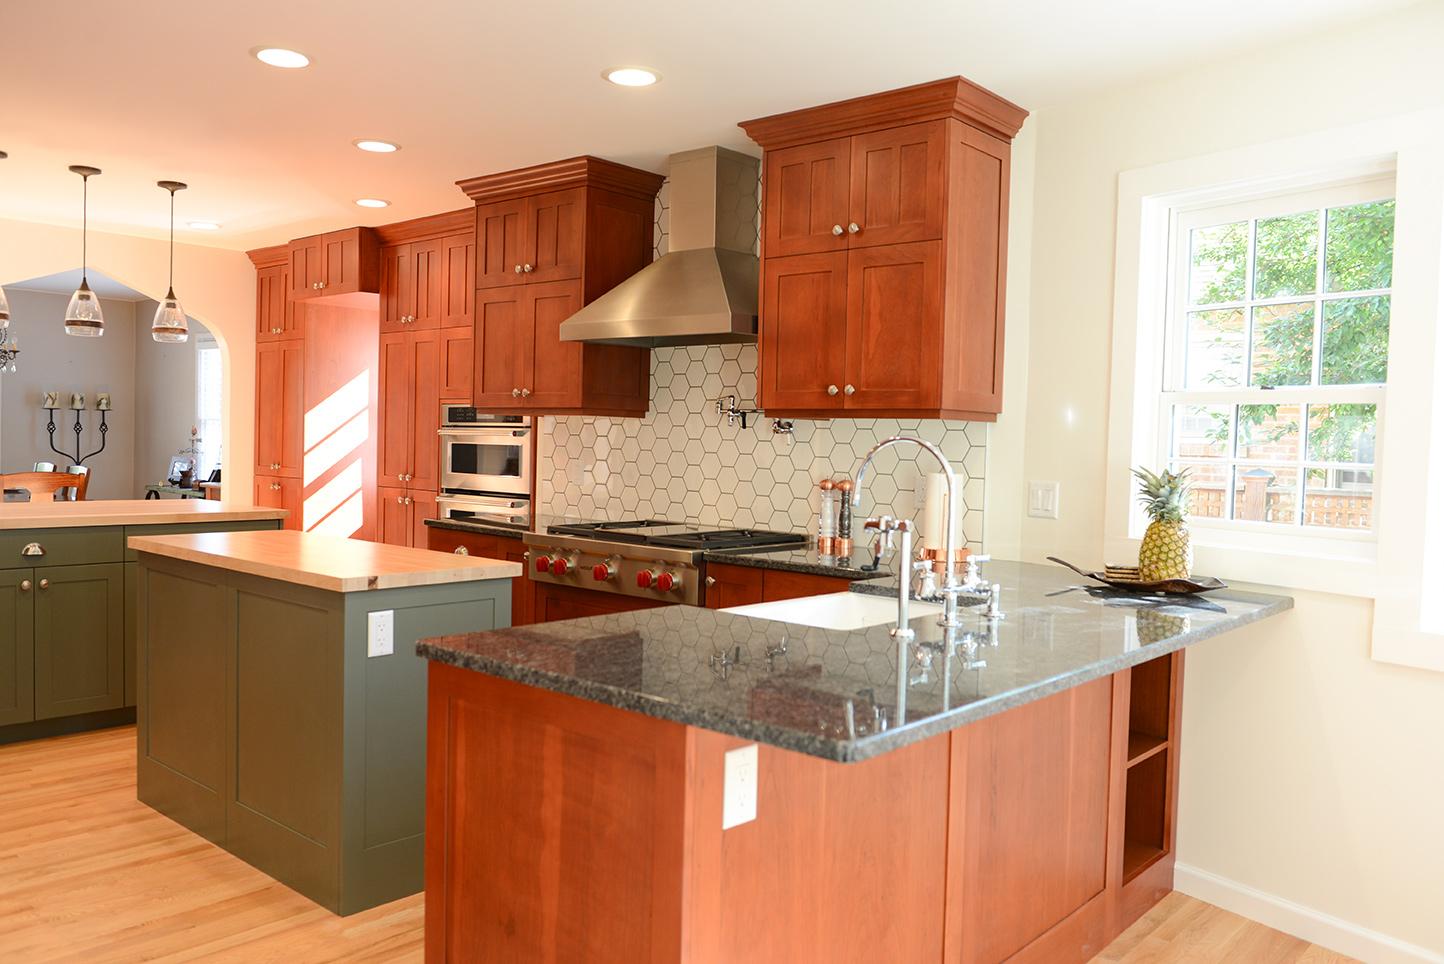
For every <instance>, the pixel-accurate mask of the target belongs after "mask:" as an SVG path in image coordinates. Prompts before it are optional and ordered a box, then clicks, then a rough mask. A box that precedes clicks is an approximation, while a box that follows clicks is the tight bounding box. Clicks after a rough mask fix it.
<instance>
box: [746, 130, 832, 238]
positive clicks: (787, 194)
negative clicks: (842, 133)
mask: <svg viewBox="0 0 1444 964" xmlns="http://www.w3.org/2000/svg"><path fill="white" fill-rule="evenodd" d="M851 161H852V155H851V145H850V141H849V139H848V138H846V137H842V138H838V139H837V140H832V141H822V142H821V143H818V144H804V145H802V146H800V147H789V148H785V149H783V150H780V151H769V152H768V153H767V169H766V172H765V174H764V179H763V191H764V195H765V198H766V201H765V204H766V210H765V212H764V215H763V218H762V224H763V228H764V230H765V231H766V232H767V236H766V239H765V241H766V243H765V249H766V252H767V256H768V257H769V258H776V257H784V256H786V255H792V254H809V253H812V252H817V251H837V250H840V249H843V248H846V247H847V237H848V236H847V231H846V225H847V206H848V191H849V182H848V169H849V167H850V165H851ZM839 228H841V229H843V230H842V231H841V233H838V231H837V229H839Z"/></svg>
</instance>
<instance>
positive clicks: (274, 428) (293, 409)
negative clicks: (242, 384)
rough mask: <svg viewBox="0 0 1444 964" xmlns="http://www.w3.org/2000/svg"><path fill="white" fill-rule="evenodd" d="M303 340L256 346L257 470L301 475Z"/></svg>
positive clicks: (279, 474) (294, 476) (303, 377)
mask: <svg viewBox="0 0 1444 964" xmlns="http://www.w3.org/2000/svg"><path fill="white" fill-rule="evenodd" d="M304 360H305V359H304V353H303V343H302V342H300V341H276V342H271V343H268V344H260V345H257V346H256V474H257V475H269V476H285V477H288V478H300V476H301V457H302V455H303V452H302V435H301V429H302V423H303V420H304V418H305V412H304V411H303V405H304V401H303V398H302V392H303V389H304V385H305V382H304V379H305V374H306V372H305V367H304Z"/></svg>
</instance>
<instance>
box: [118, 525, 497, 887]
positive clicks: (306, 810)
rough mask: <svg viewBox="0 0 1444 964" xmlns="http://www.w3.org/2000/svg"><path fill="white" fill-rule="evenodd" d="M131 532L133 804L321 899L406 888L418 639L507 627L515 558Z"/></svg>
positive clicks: (412, 870)
mask: <svg viewBox="0 0 1444 964" xmlns="http://www.w3.org/2000/svg"><path fill="white" fill-rule="evenodd" d="M130 548H131V549H132V550H134V551H135V552H136V553H137V554H138V557H139V574H138V575H139V580H138V586H137V596H138V600H139V615H140V618H139V624H138V627H139V653H138V656H139V659H138V665H139V668H140V672H139V676H138V679H137V684H138V694H137V695H138V697H139V708H138V724H139V727H138V732H137V773H136V777H137V781H136V782H137V795H138V797H139V799H140V800H141V802H143V803H145V804H147V805H149V806H151V807H153V808H154V809H156V810H158V811H160V812H161V813H163V814H165V815H166V816H168V817H170V818H171V819H173V820H175V821H176V822H178V823H180V824H182V825H184V826H185V827H187V828H189V829H190V830H192V831H194V832H195V833H197V834H200V835H201V836H203V837H205V838H206V839H208V840H211V841H212V842H214V843H216V844H218V845H220V846H222V847H224V848H225V849H227V850H229V851H230V852H231V853H233V854H235V855H236V856H238V857H240V858H241V859H242V860H245V861H246V862H247V863H249V864H251V865H252V866H254V867H256V868H258V869H260V870H262V871H264V872H265V873H267V874H269V875H270V876H272V877H274V878H275V879H277V880H279V881H280V882H282V883H284V884H286V885H287V886H289V887H291V888H293V889H294V890H297V891H299V892H300V893H302V894H304V895H306V896H307V897H309V898H311V899H312V900H314V901H316V902H317V903H318V904H321V905H322V906H324V907H326V908H328V909H330V910H331V911H332V912H334V913H338V914H343V915H344V914H351V913H355V912H357V911H360V910H364V909H366V908H368V907H373V906H376V905H377V904H381V903H385V902H387V901H391V900H395V899H397V898H399V897H403V896H406V895H407V894H412V893H416V892H417V891H419V890H421V887H422V852H423V840H424V838H423V831H424V827H425V797H426V792H425V779H426V772H425V770H426V665H425V661H424V660H423V659H421V658H420V657H418V656H417V655H416V653H415V642H416V640H418V639H420V638H422V637H426V636H435V635H439V634H446V633H455V632H460V631H464V630H471V629H475V628H477V627H498V628H500V627H505V626H508V625H510V622H511V579H512V578H513V577H515V576H517V575H519V574H520V572H521V567H520V566H519V565H517V564H516V563H513V562H505V561H499V560H492V559H483V558H478V557H476V556H459V555H454V554H451V553H439V552H429V551H427V550H424V549H409V548H403V547H396V546H387V545H379V544H375V543H369V542H357V541H353V540H349V539H339V538H335V537H330V536H320V535H315V534H310V533H301V532H293V531H275V532H239V533H220V534H206V535H193V536H163V537H156V538H134V539H131V540H130Z"/></svg>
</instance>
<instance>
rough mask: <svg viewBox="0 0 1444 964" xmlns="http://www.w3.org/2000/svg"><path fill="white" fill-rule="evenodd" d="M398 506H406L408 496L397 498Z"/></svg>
mask: <svg viewBox="0 0 1444 964" xmlns="http://www.w3.org/2000/svg"><path fill="white" fill-rule="evenodd" d="M396 504H397V505H405V504H406V496H404V495H398V496H397V497H396Z"/></svg>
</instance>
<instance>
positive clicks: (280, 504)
mask: <svg viewBox="0 0 1444 964" xmlns="http://www.w3.org/2000/svg"><path fill="white" fill-rule="evenodd" d="M252 502H253V503H254V504H255V505H258V506H260V507H262V508H264V509H285V510H286V512H287V513H288V515H287V516H286V523H285V525H284V526H283V527H282V528H286V529H295V530H297V531H299V530H300V528H301V521H302V518H301V517H302V512H301V509H302V506H301V480H300V479H286V478H281V477H279V476H272V475H258V476H256V490H255V493H254V498H253V499H252Z"/></svg>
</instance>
